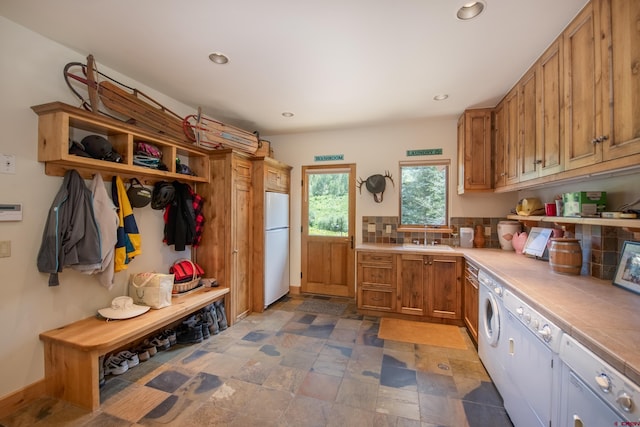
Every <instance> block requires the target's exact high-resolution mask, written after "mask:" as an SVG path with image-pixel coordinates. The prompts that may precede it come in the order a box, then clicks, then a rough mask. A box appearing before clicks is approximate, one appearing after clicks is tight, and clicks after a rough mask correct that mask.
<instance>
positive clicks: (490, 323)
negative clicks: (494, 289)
mask: <svg viewBox="0 0 640 427" xmlns="http://www.w3.org/2000/svg"><path fill="white" fill-rule="evenodd" d="M480 320H481V321H482V325H481V328H480V333H482V334H484V337H485V339H486V342H487V344H489V345H490V346H492V347H496V346H497V345H498V338H499V337H500V312H499V310H498V302H497V301H496V297H495V296H493V294H491V293H489V294H487V295H485V297H484V298H483V300H482V305H481V313H480Z"/></svg>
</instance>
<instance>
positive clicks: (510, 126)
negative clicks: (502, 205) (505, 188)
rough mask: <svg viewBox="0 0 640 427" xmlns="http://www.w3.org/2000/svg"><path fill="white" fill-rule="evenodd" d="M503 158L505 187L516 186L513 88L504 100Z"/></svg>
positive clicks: (514, 96)
mask: <svg viewBox="0 0 640 427" xmlns="http://www.w3.org/2000/svg"><path fill="white" fill-rule="evenodd" d="M504 121H505V148H506V150H505V157H504V171H505V174H506V175H505V182H506V184H507V185H509V184H516V183H517V182H518V180H519V179H520V177H519V175H518V156H519V153H518V148H519V147H518V141H519V138H518V90H517V88H514V89H512V90H511V92H509V93H508V94H507V96H506V97H505V98H504Z"/></svg>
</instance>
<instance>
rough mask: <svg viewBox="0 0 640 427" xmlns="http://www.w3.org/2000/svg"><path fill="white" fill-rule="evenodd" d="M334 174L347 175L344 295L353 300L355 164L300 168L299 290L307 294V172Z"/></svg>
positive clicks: (354, 281) (354, 279)
mask: <svg viewBox="0 0 640 427" xmlns="http://www.w3.org/2000/svg"><path fill="white" fill-rule="evenodd" d="M332 170H335V171H336V172H340V171H346V172H347V173H348V174H349V228H348V231H347V237H346V239H347V240H349V244H348V246H347V247H348V248H349V250H348V260H347V283H348V286H347V290H348V295H344V296H346V297H349V298H355V292H356V277H355V252H356V250H355V232H356V223H355V222H356V221H355V220H356V194H355V190H356V164H355V163H340V164H330V165H307V166H302V171H301V175H302V209H301V218H300V224H301V233H300V234H301V236H300V255H301V264H302V265H301V272H300V275H301V277H300V289H301V292H303V293H304V292H307V277H309V275H308V265H307V250H308V247H307V243H308V238H309V228H308V225H309V221H308V218H309V195H308V182H307V173H308V171H312V172H313V171H332ZM328 295H330V294H328Z"/></svg>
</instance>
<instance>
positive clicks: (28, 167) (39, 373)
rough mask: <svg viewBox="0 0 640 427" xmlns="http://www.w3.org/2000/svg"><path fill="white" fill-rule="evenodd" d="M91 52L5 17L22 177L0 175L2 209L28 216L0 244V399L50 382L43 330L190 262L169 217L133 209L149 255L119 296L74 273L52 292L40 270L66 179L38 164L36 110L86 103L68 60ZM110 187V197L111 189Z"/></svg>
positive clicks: (5, 141) (11, 130)
mask: <svg viewBox="0 0 640 427" xmlns="http://www.w3.org/2000/svg"><path fill="white" fill-rule="evenodd" d="M89 53H91V52H86V53H77V52H74V51H71V50H69V49H67V48H65V47H63V46H61V45H59V44H56V43H53V42H51V41H50V40H48V39H45V38H43V37H41V36H40V35H38V34H36V33H34V32H31V31H30V30H27V29H25V28H23V27H21V26H18V25H16V24H15V23H13V22H11V21H8V20H6V19H5V18H4V17H0V76H1V78H0V129H2V136H1V137H0V154H5V155H14V156H15V157H16V173H15V174H14V175H8V174H0V204H3V203H21V204H22V208H23V211H24V215H23V219H22V221H19V222H0V240H10V241H11V257H9V258H0V277H1V278H2V279H1V282H0V283H1V285H0V286H1V287H2V296H1V297H0V325H2V326H1V327H0V343H1V344H0V360H1V361H2V363H1V364H0V378H2V380H1V381H0V398H2V397H3V396H5V395H7V394H9V393H12V392H14V391H17V390H19V389H21V388H23V387H25V386H27V385H29V384H31V383H33V382H35V381H38V380H40V379H42V378H43V376H44V359H43V347H42V345H41V343H40V341H39V339H38V334H39V333H40V332H43V331H46V330H49V329H52V328H56V327H59V326H61V325H64V324H67V323H70V322H72V321H75V320H78V319H81V318H84V317H88V316H92V315H94V314H95V313H96V310H97V309H99V308H102V307H106V306H108V305H109V304H110V303H111V300H112V299H113V298H114V297H115V296H118V295H121V294H123V293H124V292H125V286H126V282H127V279H128V275H129V273H134V272H141V271H152V270H156V271H161V272H167V271H168V268H169V266H170V265H171V264H172V262H173V260H174V259H175V258H181V257H189V256H190V253H189V250H187V251H184V252H175V251H174V250H173V247H171V248H169V247H167V246H166V245H164V244H163V243H162V232H163V231H162V230H163V219H162V213H161V212H160V211H154V210H152V209H151V208H150V207H149V206H147V207H145V208H143V209H135V210H134V214H135V217H136V221H137V224H138V227H139V229H140V232H141V235H142V255H140V256H139V257H136V258H135V259H134V260H133V261H132V262H131V264H130V265H129V269H128V271H124V272H120V273H117V274H116V277H115V283H116V285H115V286H114V288H113V289H112V290H110V291H108V290H106V288H103V287H102V286H100V284H99V283H98V281H97V280H95V279H94V278H92V277H86V276H82V275H80V274H78V273H76V272H74V271H72V270H65V271H64V272H63V273H61V274H60V282H61V285H60V286H59V287H49V286H48V275H47V274H42V273H39V272H38V269H37V266H36V255H37V253H38V249H39V248H40V242H41V237H42V231H43V226H44V223H45V218H46V216H47V212H48V210H49V207H50V205H51V202H52V201H53V198H54V196H55V194H56V193H57V191H58V189H59V188H60V185H61V184H62V177H49V176H46V175H45V174H44V165H43V164H42V163H39V162H38V161H37V135H38V133H37V132H38V117H37V115H36V114H35V113H34V112H33V111H32V110H31V109H30V107H31V106H32V105H38V104H44V103H47V102H52V101H62V102H66V103H68V104H71V105H79V104H78V102H77V99H76V98H75V97H74V95H73V94H72V93H71V91H70V90H69V89H68V87H67V86H66V84H65V82H64V80H63V77H62V70H63V67H64V65H65V64H66V63H68V62H73V61H77V62H86V56H87V54H89ZM96 59H97V61H98V65H99V67H100V68H99V69H100V70H101V71H102V72H105V73H106V74H108V75H110V76H113V77H115V78H118V79H120V81H123V82H126V83H128V84H130V85H133V86H135V87H137V88H138V89H141V90H143V91H144V92H145V93H147V94H149V95H150V96H151V97H153V98H154V99H157V100H158V101H159V102H161V103H163V104H164V105H166V106H167V107H169V108H170V109H172V110H173V111H176V112H177V113H178V114H181V115H187V114H192V113H193V111H194V109H192V108H189V107H187V106H185V105H182V104H178V103H176V102H175V101H172V100H170V99H167V98H166V97H165V96H163V95H162V94H160V93H157V92H156V91H154V90H152V89H150V88H147V87H145V86H143V85H142V84H138V83H137V82H135V81H133V80H132V79H130V78H127V77H126V76H122V75H119V74H118V73H117V72H114V71H112V70H109V69H108V68H106V67H103V66H100V63H99V61H100V58H99V57H98V58H96ZM107 187H108V188H107V190H108V191H109V194H110V187H111V185H110V183H108V184H107Z"/></svg>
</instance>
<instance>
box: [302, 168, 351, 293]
mask: <svg viewBox="0 0 640 427" xmlns="http://www.w3.org/2000/svg"><path fill="white" fill-rule="evenodd" d="M302 177H303V178H302V181H303V182H302V185H303V197H302V244H301V252H302V272H301V278H300V285H301V291H302V292H304V293H312V294H321V295H333V296H343V297H351V298H353V297H355V248H354V246H355V241H354V240H355V165H354V164H346V165H334V166H329V165H324V166H303V168H302ZM325 180H330V181H331V180H338V181H337V182H339V184H337V183H332V184H330V185H329V184H328V185H327V186H328V187H329V188H326V189H324V190H323V188H322V187H323V186H321V185H320V183H321V182H322V181H325ZM331 185H335V186H336V188H337V187H340V188H339V189H335V190H334V189H333V187H331ZM323 191H324V193H322V192H323ZM321 193H322V194H321ZM328 203H334V205H332V206H333V207H332V206H327V204H328Z"/></svg>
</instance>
